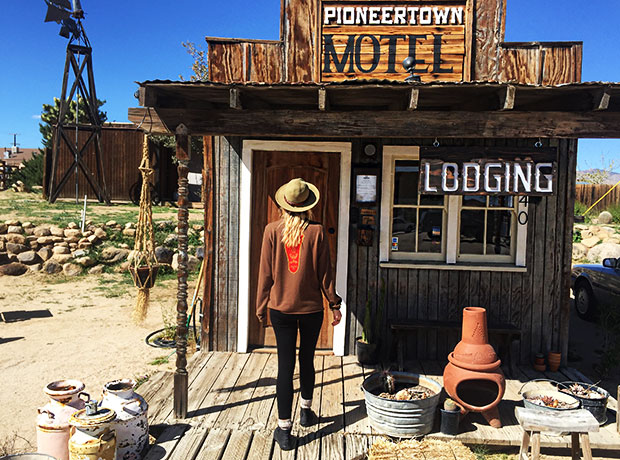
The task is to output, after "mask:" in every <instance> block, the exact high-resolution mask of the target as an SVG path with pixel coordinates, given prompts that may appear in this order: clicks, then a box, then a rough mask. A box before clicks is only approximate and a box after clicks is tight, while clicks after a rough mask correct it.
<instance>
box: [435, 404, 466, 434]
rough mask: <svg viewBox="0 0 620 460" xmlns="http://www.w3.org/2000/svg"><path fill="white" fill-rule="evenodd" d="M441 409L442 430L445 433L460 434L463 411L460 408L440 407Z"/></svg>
mask: <svg viewBox="0 0 620 460" xmlns="http://www.w3.org/2000/svg"><path fill="white" fill-rule="evenodd" d="M439 410H440V411H441V424H440V431H441V432H442V433H443V434H447V435H450V436H456V435H457V434H459V422H460V421H461V411H460V410H459V409H456V410H445V409H439Z"/></svg>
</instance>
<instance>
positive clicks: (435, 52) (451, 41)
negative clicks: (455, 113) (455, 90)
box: [321, 0, 467, 81]
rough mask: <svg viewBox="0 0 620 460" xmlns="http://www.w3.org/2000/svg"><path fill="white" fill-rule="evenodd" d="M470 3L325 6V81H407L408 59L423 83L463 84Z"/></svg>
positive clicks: (322, 54)
mask: <svg viewBox="0 0 620 460" xmlns="http://www.w3.org/2000/svg"><path fill="white" fill-rule="evenodd" d="M466 13H467V8H466V1H465V0H463V1H460V2H459V1H443V2H442V1H432V2H428V1H400V2H399V1H395V2H385V1H372V2H361V1H360V2H351V1H339V2H332V1H324V2H322V8H321V15H322V16H321V41H322V44H321V49H322V50H321V80H322V81H342V80H347V79H352V78H357V79H375V78H378V79H390V80H404V79H405V77H406V76H407V75H408V74H407V73H406V72H405V70H404V69H403V67H402V62H403V61H404V60H405V58H407V57H412V58H413V59H414V60H415V67H414V73H415V74H416V75H419V76H420V77H421V80H422V81H461V80H462V79H463V65H464V60H465V33H466V27H465V26H466V23H467V17H466V16H467V14H466Z"/></svg>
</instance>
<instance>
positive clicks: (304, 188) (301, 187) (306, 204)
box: [276, 178, 319, 212]
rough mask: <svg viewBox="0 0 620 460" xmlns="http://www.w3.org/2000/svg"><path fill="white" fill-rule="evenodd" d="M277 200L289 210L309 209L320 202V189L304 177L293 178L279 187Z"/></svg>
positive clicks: (282, 206) (301, 210) (302, 210)
mask: <svg viewBox="0 0 620 460" xmlns="http://www.w3.org/2000/svg"><path fill="white" fill-rule="evenodd" d="M276 202H277V203H278V205H279V206H280V207H281V208H282V209H286V210H287V211H291V212H304V211H308V210H309V209H312V208H313V207H314V206H316V204H317V203H318V202H319V189H317V188H316V187H315V186H314V185H313V184H311V183H310V182H306V181H304V180H303V179H300V178H297V179H293V180H291V181H290V182H287V183H286V184H284V185H283V186H282V187H280V188H279V189H278V191H277V192H276Z"/></svg>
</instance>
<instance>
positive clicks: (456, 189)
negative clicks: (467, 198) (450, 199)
mask: <svg viewBox="0 0 620 460" xmlns="http://www.w3.org/2000/svg"><path fill="white" fill-rule="evenodd" d="M556 176H557V163H555V162H552V161H548V162H547V161H543V162H534V161H519V160H516V161H511V160H504V159H489V158H485V159H480V160H474V161H442V160H437V159H430V160H422V161H421V163H420V181H419V191H420V193H422V194H430V195H434V194H439V195H452V194H457V195H533V196H536V195H538V196H543V195H553V194H554V193H555V188H556V184H555V182H556V180H555V179H556Z"/></svg>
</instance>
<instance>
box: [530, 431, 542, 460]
mask: <svg viewBox="0 0 620 460" xmlns="http://www.w3.org/2000/svg"><path fill="white" fill-rule="evenodd" d="M539 459H540V431H534V432H533V433H532V460H539Z"/></svg>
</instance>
